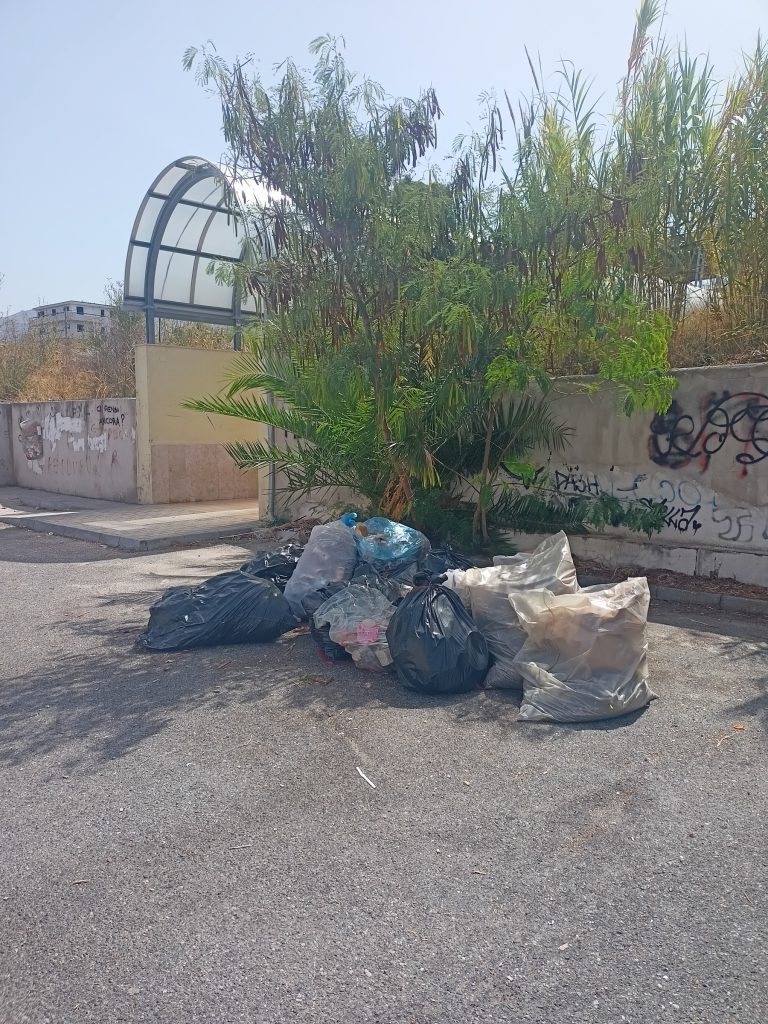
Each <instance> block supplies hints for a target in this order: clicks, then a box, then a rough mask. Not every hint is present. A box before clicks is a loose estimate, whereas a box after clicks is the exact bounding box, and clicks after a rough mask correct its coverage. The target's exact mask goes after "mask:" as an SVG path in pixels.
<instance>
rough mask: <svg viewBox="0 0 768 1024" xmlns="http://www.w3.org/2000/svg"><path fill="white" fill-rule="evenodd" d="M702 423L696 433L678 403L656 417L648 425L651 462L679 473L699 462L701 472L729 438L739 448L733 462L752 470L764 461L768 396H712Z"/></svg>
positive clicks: (749, 393)
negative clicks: (682, 469)
mask: <svg viewBox="0 0 768 1024" xmlns="http://www.w3.org/2000/svg"><path fill="white" fill-rule="evenodd" d="M702 415H703V422H702V424H701V426H700V427H699V428H698V430H697V429H696V423H695V420H694V418H693V416H690V415H688V413H685V412H683V409H682V407H681V406H680V404H679V402H673V403H672V405H671V406H670V407H669V411H668V412H665V413H657V414H656V416H654V417H653V420H652V421H651V435H650V438H649V439H648V453H649V455H650V458H651V460H652V461H653V462H655V463H656V464H657V465H659V466H669V467H670V468H671V469H681V468H682V467H683V466H687V465H688V463H689V462H691V461H692V460H693V459H701V468H702V470H704V469H706V468H707V467H708V466H709V461H710V459H711V458H712V456H713V455H715V454H716V453H717V452H719V451H720V449H721V448H722V447H723V446H724V445H725V444H726V442H727V441H728V439H729V438H732V439H733V440H734V441H736V442H737V443H738V444H740V445H743V450H742V451H740V452H739V453H738V454H737V455H736V462H738V463H739V464H740V465H742V466H744V471H745V472H746V467H747V466H754V465H755V464H756V463H758V462H762V461H763V459H768V395H763V394H760V393H758V392H753V391H741V392H739V393H738V394H735V395H732V394H731V393H730V392H729V391H724V392H723V393H722V395H720V397H719V398H717V397H715V396H713V397H712V398H711V399H710V400H709V401H708V403H707V408H706V410H705V411H704V412H703V414H702Z"/></svg>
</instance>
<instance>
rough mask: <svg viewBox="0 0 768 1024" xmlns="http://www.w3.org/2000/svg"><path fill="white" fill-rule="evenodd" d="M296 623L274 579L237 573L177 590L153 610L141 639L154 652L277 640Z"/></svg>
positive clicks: (228, 573)
mask: <svg viewBox="0 0 768 1024" xmlns="http://www.w3.org/2000/svg"><path fill="white" fill-rule="evenodd" d="M297 625H298V623H297V621H296V619H295V618H294V616H293V615H292V614H291V610H290V608H289V607H288V602H287V601H286V600H285V598H284V597H283V595H282V594H281V593H280V591H279V590H278V588H277V587H276V586H275V584H274V583H273V582H272V581H271V580H263V579H259V578H258V577H257V576H251V575H249V574H248V573H245V572H241V571H240V570H239V569H237V570H235V571H234V572H224V573H221V575H219V576H213V577H211V579H209V580H206V581H205V583H201V584H200V585H199V586H197V587H173V588H172V589H171V590H169V591H167V593H165V594H164V595H163V596H162V597H161V598H160V600H159V601H156V602H155V604H153V605H152V607H151V608H150V610H149V625H148V626H147V628H146V630H145V631H144V632H143V633H142V634H141V636H140V638H139V639H140V641H141V643H142V644H144V646H145V647H148V648H150V650H153V651H181V650H188V649H189V648H191V647H216V646H217V645H219V644H255V643H263V642H265V641H268V640H274V639H275V638H276V637H278V636H281V635H282V634H283V633H287V632H288V630H290V629H294V627H295V626H297Z"/></svg>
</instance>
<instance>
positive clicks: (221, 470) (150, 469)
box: [136, 345, 266, 504]
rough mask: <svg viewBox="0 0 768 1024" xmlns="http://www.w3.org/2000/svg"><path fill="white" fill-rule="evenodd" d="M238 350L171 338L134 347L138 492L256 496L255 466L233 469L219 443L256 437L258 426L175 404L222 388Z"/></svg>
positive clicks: (186, 497) (157, 500) (151, 497)
mask: <svg viewBox="0 0 768 1024" xmlns="http://www.w3.org/2000/svg"><path fill="white" fill-rule="evenodd" d="M237 358H238V357H237V355H236V353H234V352H221V351H210V352H209V351H204V350H201V349H191V348H189V349H188V348H178V347H175V346H171V345H139V346H137V348H136V402H137V439H138V453H137V466H138V498H139V501H140V502H144V503H150V504H151V503H154V504H162V503H165V502H175V501H214V500H217V499H232V498H253V499H257V498H258V496H259V477H260V475H261V476H264V477H265V478H266V474H263V473H260V472H259V471H256V470H240V469H238V468H237V466H236V465H235V463H234V462H233V461H232V459H230V457H229V456H228V455H227V453H226V452H225V451H224V449H223V448H222V445H223V444H224V443H226V442H228V441H249V440H257V439H259V438H261V437H262V436H263V431H264V428H263V427H261V426H259V425H258V424H256V423H248V422H247V421H245V420H241V419H237V418H234V417H228V416H208V415H207V414H204V413H199V412H192V411H191V410H188V409H184V408H182V405H181V403H182V402H183V401H185V400H186V399H190V398H203V397H205V396H207V395H211V394H215V393H217V392H218V391H221V390H222V389H223V388H224V386H225V383H226V377H227V373H228V372H229V371H230V370H231V368H232V366H233V364H234V362H235V360H236V359H237Z"/></svg>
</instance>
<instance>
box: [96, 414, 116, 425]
mask: <svg viewBox="0 0 768 1024" xmlns="http://www.w3.org/2000/svg"><path fill="white" fill-rule="evenodd" d="M99 426H100V427H119V426H120V417H119V416H101V417H100V418H99Z"/></svg>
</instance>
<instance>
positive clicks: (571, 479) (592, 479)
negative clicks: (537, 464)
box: [555, 466, 600, 494]
mask: <svg viewBox="0 0 768 1024" xmlns="http://www.w3.org/2000/svg"><path fill="white" fill-rule="evenodd" d="M555 487H556V488H557V490H558V491H559V492H560V493H566V494H599V493H600V483H599V481H598V479H597V476H596V475H595V474H594V473H589V474H587V475H585V474H584V473H580V472H579V467H578V466H568V471H567V472H566V473H561V472H560V470H559V469H556V470H555Z"/></svg>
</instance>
